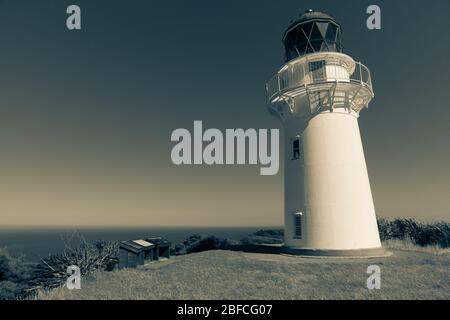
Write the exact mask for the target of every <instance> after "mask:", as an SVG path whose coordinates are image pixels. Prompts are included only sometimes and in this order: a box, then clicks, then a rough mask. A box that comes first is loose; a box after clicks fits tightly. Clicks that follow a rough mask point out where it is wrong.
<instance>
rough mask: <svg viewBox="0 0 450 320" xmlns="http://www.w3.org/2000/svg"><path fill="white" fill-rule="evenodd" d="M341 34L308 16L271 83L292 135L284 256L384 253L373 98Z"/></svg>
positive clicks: (329, 22)
mask: <svg viewBox="0 0 450 320" xmlns="http://www.w3.org/2000/svg"><path fill="white" fill-rule="evenodd" d="M341 32H342V30H341V26H340V24H339V23H337V22H336V21H335V19H334V18H332V17H331V16H329V15H327V14H325V13H322V12H314V11H312V10H308V11H307V12H306V13H304V14H303V15H302V16H301V17H300V18H299V19H298V20H297V21H295V22H294V23H292V24H291V25H290V26H289V27H288V29H287V30H286V32H285V34H284V37H283V42H284V45H285V50H286V64H285V65H284V66H283V67H282V68H281V69H280V70H279V71H278V72H277V73H276V74H275V75H274V76H273V77H272V78H271V79H270V81H269V82H268V83H267V94H268V100H269V103H270V111H271V112H272V113H273V114H275V115H277V116H278V117H279V118H280V119H281V121H282V123H283V125H284V129H285V130H284V131H285V169H284V170H285V190H284V193H285V209H284V210H285V239H284V242H285V251H286V252H288V253H292V254H301V255H323V256H379V255H383V254H384V251H383V249H382V247H381V242H380V237H379V234H378V226H377V220H376V216H375V209H374V205H373V200H372V193H371V190H370V184H369V177H368V174H367V167H366V161H365V158H364V152H363V146H362V142H361V136H360V132H359V126H358V117H359V114H360V112H361V110H362V109H363V108H364V107H367V106H368V104H369V102H370V101H371V99H372V98H373V96H374V94H373V89H372V83H371V76H370V72H369V69H368V68H367V67H365V66H364V65H363V64H361V63H359V62H355V61H354V60H353V59H352V58H351V57H350V56H348V55H346V54H343V53H342V45H341Z"/></svg>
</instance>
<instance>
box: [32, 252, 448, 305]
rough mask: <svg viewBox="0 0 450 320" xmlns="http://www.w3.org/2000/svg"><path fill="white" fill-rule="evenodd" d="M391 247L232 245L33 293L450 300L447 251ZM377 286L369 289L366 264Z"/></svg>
mask: <svg viewBox="0 0 450 320" xmlns="http://www.w3.org/2000/svg"><path fill="white" fill-rule="evenodd" d="M400 247H401V248H402V249H401V250H398V249H395V250H393V251H394V255H393V256H391V257H386V258H371V259H326V260H324V259H317V258H299V257H291V256H283V255H274V254H257V253H244V252H233V251H223V250H216V251H207V252H200V253H193V254H190V255H184V256H177V257H173V258H171V259H170V260H168V261H165V262H159V263H151V264H148V265H146V266H143V267H141V268H138V269H125V270H120V271H115V272H112V273H106V272H99V273H97V274H95V275H93V276H91V277H90V279H86V280H85V281H84V282H83V283H82V289H81V290H77V291H69V290H68V289H67V288H64V287H62V288H58V289H54V290H52V291H48V292H45V291H41V292H39V294H38V295H37V299H450V280H449V279H450V254H449V252H448V250H437V249H435V250H432V249H422V250H418V249H417V248H415V247H414V246H411V247H409V248H405V247H404V246H403V245H402V246H400ZM372 264H376V265H379V266H380V268H381V279H382V280H381V289H380V290H368V289H367V287H366V280H367V277H368V276H369V275H368V274H366V271H367V267H368V266H369V265H372Z"/></svg>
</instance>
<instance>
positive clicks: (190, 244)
mask: <svg viewBox="0 0 450 320" xmlns="http://www.w3.org/2000/svg"><path fill="white" fill-rule="evenodd" d="M236 244H238V242H237V241H234V240H229V239H225V238H218V237H216V236H212V235H201V234H195V235H193V236H190V237H189V238H187V239H186V240H185V241H183V242H182V243H179V244H176V245H174V246H172V248H171V255H175V256H179V255H184V254H189V253H194V252H202V251H208V250H228V249H230V248H231V247H232V246H234V245H236Z"/></svg>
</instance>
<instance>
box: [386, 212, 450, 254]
mask: <svg viewBox="0 0 450 320" xmlns="http://www.w3.org/2000/svg"><path fill="white" fill-rule="evenodd" d="M378 229H379V232H380V238H381V240H382V241H385V240H409V241H411V242H412V243H414V244H415V245H418V246H423V247H424V246H439V247H441V248H448V247H450V224H449V223H445V222H435V223H429V224H424V223H420V222H417V221H416V220H414V219H395V220H387V219H379V220H378Z"/></svg>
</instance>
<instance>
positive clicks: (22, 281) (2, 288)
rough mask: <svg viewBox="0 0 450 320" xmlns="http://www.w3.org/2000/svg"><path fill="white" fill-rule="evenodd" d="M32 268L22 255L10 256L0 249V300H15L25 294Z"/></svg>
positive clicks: (3, 249)
mask: <svg viewBox="0 0 450 320" xmlns="http://www.w3.org/2000/svg"><path fill="white" fill-rule="evenodd" d="M32 267H33V264H30V263H26V262H25V260H24V256H23V255H11V254H10V253H9V251H8V250H7V249H6V248H0V300H10V299H17V298H21V297H23V296H24V295H25V294H26V289H27V288H28V287H29V281H30V271H31V269H32Z"/></svg>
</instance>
